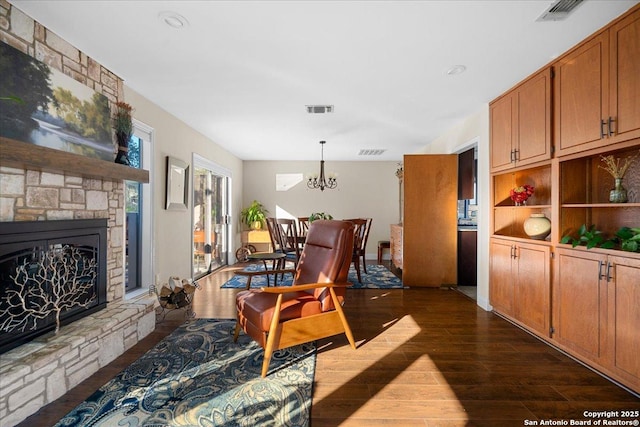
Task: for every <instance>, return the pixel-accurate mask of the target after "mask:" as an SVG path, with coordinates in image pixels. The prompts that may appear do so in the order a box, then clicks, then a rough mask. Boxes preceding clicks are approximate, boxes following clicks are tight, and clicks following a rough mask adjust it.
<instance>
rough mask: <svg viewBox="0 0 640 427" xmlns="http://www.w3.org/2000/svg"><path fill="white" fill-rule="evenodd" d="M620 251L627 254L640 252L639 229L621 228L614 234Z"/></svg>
mask: <svg viewBox="0 0 640 427" xmlns="http://www.w3.org/2000/svg"><path fill="white" fill-rule="evenodd" d="M616 240H617V241H618V242H619V243H620V249H622V250H623V251H627V252H640V228H629V227H622V228H621V229H619V230H618V231H617V232H616Z"/></svg>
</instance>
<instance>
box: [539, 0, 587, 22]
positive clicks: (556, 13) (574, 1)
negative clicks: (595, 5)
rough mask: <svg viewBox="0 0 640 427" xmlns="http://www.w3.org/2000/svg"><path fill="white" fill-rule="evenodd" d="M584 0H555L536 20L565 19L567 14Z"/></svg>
mask: <svg viewBox="0 0 640 427" xmlns="http://www.w3.org/2000/svg"><path fill="white" fill-rule="evenodd" d="M583 1H584V0H556V1H554V2H553V3H552V4H551V6H549V8H548V9H547V10H545V11H544V12H543V13H542V15H540V17H539V18H538V19H536V21H562V20H563V19H567V17H568V16H569V14H571V12H573V11H574V10H575V8H576V7H578V6H580V4H581V3H582V2H583Z"/></svg>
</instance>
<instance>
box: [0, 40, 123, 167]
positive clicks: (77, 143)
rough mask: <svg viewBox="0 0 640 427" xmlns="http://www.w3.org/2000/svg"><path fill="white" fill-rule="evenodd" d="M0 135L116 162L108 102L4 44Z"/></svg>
mask: <svg viewBox="0 0 640 427" xmlns="http://www.w3.org/2000/svg"><path fill="white" fill-rule="evenodd" d="M0 76H2V78H0V136H2V137H5V138H11V139H14V140H18V141H23V142H28V143H31V144H36V145H41V146H44V147H48V148H55V149H58V150H63V151H68V152H72V153H76V154H81V155H84V156H87V157H93V158H98V159H102V160H108V161H113V159H114V157H115V156H114V150H115V145H114V143H113V140H112V136H111V135H112V131H111V115H110V110H109V100H108V99H107V97H106V96H104V95H102V94H99V93H97V92H95V91H94V90H93V89H91V88H89V87H87V86H85V85H83V84H82V83H80V82H77V81H76V80H74V79H72V78H71V77H69V76H67V75H65V74H63V73H61V72H60V71H58V70H56V69H54V68H51V67H49V66H48V65H46V64H44V63H42V62H40V61H38V60H36V59H35V58H32V57H31V56H29V55H27V54H24V53H22V52H20V51H19V50H17V49H15V48H13V47H11V46H9V45H8V44H6V43H2V42H0Z"/></svg>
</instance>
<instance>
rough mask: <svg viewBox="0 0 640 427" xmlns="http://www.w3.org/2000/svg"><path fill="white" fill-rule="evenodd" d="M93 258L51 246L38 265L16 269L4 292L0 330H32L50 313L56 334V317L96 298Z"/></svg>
mask: <svg viewBox="0 0 640 427" xmlns="http://www.w3.org/2000/svg"><path fill="white" fill-rule="evenodd" d="M96 277H97V265H96V260H95V258H90V257H86V256H84V255H83V254H82V253H81V252H80V250H78V249H77V248H74V247H70V246H67V245H65V246H53V247H51V248H50V249H49V250H47V251H44V252H43V253H42V259H41V260H40V261H39V262H33V261H27V260H25V261H24V263H22V264H20V265H18V266H17V267H16V272H15V275H12V276H11V279H12V280H13V284H14V285H15V286H13V287H12V288H10V289H7V290H6V295H5V298H4V299H5V303H4V304H2V306H3V307H2V309H0V330H2V331H5V332H12V331H20V332H23V331H25V330H27V329H36V328H37V322H38V320H39V319H44V318H46V317H48V316H51V315H52V314H53V315H55V319H56V330H55V333H56V334H57V333H58V331H59V330H60V316H61V314H63V313H64V312H66V311H68V310H71V309H73V308H75V307H87V306H89V305H90V304H91V303H92V302H93V300H94V299H95V298H96V295H95V291H94V284H95V281H96Z"/></svg>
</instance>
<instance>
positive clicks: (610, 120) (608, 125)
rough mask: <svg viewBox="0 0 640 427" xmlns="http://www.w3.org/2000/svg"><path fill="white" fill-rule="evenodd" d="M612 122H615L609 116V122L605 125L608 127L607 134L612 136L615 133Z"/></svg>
mask: <svg viewBox="0 0 640 427" xmlns="http://www.w3.org/2000/svg"><path fill="white" fill-rule="evenodd" d="M613 122H615V120H614V119H613V117H611V116H609V123H608V124H607V127H608V128H609V136H613V135H614V134H615V132H614V131H613Z"/></svg>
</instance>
